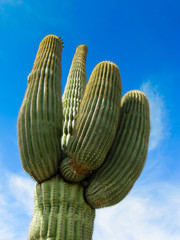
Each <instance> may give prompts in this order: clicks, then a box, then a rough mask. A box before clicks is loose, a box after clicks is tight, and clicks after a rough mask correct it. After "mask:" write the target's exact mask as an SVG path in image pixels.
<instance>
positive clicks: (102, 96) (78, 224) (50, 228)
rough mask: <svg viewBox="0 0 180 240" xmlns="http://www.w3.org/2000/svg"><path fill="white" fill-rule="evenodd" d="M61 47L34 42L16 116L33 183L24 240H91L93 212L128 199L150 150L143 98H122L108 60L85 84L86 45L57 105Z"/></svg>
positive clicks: (136, 94) (51, 41)
mask: <svg viewBox="0 0 180 240" xmlns="http://www.w3.org/2000/svg"><path fill="white" fill-rule="evenodd" d="M62 47H63V42H62V40H61V39H60V38H58V37H56V36H54V35H48V36H47V37H45V38H44V39H43V40H42V42H41V43H40V46H39V50H38V52H37V55H36V59H35V62H34V65H33V68H32V71H31V73H30V75H29V76H28V84H27V90H26V93H25V96H24V100H23V103H22V105H21V108H20V112H19V115H18V123H17V128H18V143H19V151H20V156H21V161H22V166H23V167H24V169H25V171H27V172H28V173H29V174H30V175H31V176H32V177H33V178H34V179H35V180H36V181H37V184H36V187H35V194H34V214H33V218H32V221H31V224H30V228H29V239H30V240H37V239H38V240H40V239H44V240H45V239H56V240H91V238H92V233H93V222H94V217H95V209H96V208H101V207H106V206H111V205H113V204H116V203H118V202H119V201H121V200H122V199H123V198H124V197H125V196H126V195H127V194H128V192H129V191H130V189H131V188H132V187H133V185H134V183H135V181H136V180H137V178H138V177H139V175H140V173H141V171H142V169H143V166H144V163H145V160H146V155H147V151H148V140H149V133H150V117H149V104H148V100H147V98H146V96H145V95H144V94H143V93H142V92H140V91H130V92H128V93H127V94H125V95H124V97H123V98H122V100H121V92H122V88H121V78H120V73H119V69H118V67H117V66H116V65H115V64H114V63H112V62H109V61H104V62H101V63H99V64H98V65H97V66H96V67H95V68H94V70H93V71H92V74H91V76H90V79H89V81H88V84H87V86H86V54H87V46H86V45H80V46H79V47H77V49H76V52H75V55H74V58H73V61H72V64H71V68H70V71H69V75H68V79H67V84H66V87H65V91H64V94H63V97H62V99H61V52H62ZM62 109H63V110H62Z"/></svg>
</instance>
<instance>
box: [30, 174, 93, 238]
mask: <svg viewBox="0 0 180 240" xmlns="http://www.w3.org/2000/svg"><path fill="white" fill-rule="evenodd" d="M94 218H95V210H94V209H93V208H91V207H90V206H89V205H88V204H87V203H86V202H85V200H84V196H83V187H82V186H81V185H80V184H70V183H67V182H65V181H64V180H63V179H62V178H61V177H60V176H59V175H56V176H55V177H53V178H51V179H50V180H48V181H45V182H43V183H39V184H36V187H35V205H34V214H33V218H32V221H31V224H30V230H29V240H34V239H36V240H40V239H54V240H55V239H56V240H60V239H64V240H65V239H68V240H91V239H92V232H93V223H94Z"/></svg>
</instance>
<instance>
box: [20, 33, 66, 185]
mask: <svg viewBox="0 0 180 240" xmlns="http://www.w3.org/2000/svg"><path fill="white" fill-rule="evenodd" d="M61 52H62V40H60V39H59V38H58V37H56V36H54V35H48V36H46V37H45V38H44V39H43V40H42V42H41V43H40V46H39V49H38V52H37V55H36V58H35V61H34V65H33V68H32V71H31V73H30V74H29V76H28V85H27V90H26V93H25V96H24V99H23V103H22V105H21V108H20V111H19V115H18V122H17V129H18V144H19V151H20V155H21V161H22V165H23V168H24V169H25V171H27V172H28V173H29V174H30V175H31V176H32V177H33V178H34V179H35V180H37V181H38V182H42V181H44V180H46V179H49V178H50V177H52V176H53V175H55V173H56V172H57V169H58V165H59V160H60V157H61V148H60V144H59V141H60V139H61V134H62V102H61Z"/></svg>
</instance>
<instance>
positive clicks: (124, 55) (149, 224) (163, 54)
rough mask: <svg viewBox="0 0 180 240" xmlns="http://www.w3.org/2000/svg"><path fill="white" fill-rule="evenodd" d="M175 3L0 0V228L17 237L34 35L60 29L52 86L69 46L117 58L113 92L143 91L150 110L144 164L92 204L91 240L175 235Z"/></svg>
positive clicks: (96, 57) (25, 214) (94, 57)
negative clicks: (112, 194)
mask: <svg viewBox="0 0 180 240" xmlns="http://www.w3.org/2000/svg"><path fill="white" fill-rule="evenodd" d="M179 12H180V2H179V1H178V0H175V1H170V0H166V1H163V0H156V1H154V0H152V1H148V2H147V1H140V0H137V1H132V0H127V1H121V0H118V1H116V0H114V1H101V0H96V1H95V0H91V1H80V0H76V1H73V0H61V1H57V0H52V1H47V0H43V1H42V0H39V1H35V0H31V1H30V0H26V1H25V0H0V36H1V37H0V81H1V88H0V102H1V104H0V216H1V218H0V236H1V239H2V240H5V239H6V240H15V239H19V240H23V239H27V232H28V227H29V223H30V220H31V217H32V211H33V188H34V184H35V183H34V181H32V180H31V178H30V177H29V176H28V175H27V174H26V173H25V172H24V171H23V169H22V167H21V162H20V157H19V152H18V146H17V130H16V122H17V115H18V111H19V108H20V105H21V103H22V100H23V97H24V92H25V89H26V83H27V76H28V74H29V73H30V71H31V68H32V65H33V62H34V58H35V55H36V52H37V49H38V46H39V43H40V41H41V40H42V39H43V38H44V37H45V36H46V35H47V34H55V35H57V36H61V37H62V38H63V40H64V46H65V47H64V49H63V53H62V90H63V89H64V86H65V82H66V78H67V75H68V71H69V67H70V64H71V61H72V57H73V55H74V52H75V49H76V47H77V46H78V45H79V44H82V43H85V44H87V45H88V55H87V78H89V76H90V73H91V71H92V70H93V68H94V67H95V65H96V64H97V63H98V62H100V61H103V60H110V61H113V62H114V63H116V64H117V65H118V66H119V69H120V72H121V79H122V87H123V94H124V93H126V92H127V91H129V90H132V89H140V90H142V91H144V92H145V93H146V95H147V97H148V99H149V102H150V108H151V137H150V144H149V153H148V158H147V162H146V165H145V168H144V170H143V173H142V174H141V176H140V178H139V180H138V181H137V182H136V184H135V186H134V188H133V190H132V191H131V193H130V194H129V195H128V196H127V197H126V198H125V199H124V200H123V201H122V202H120V203H119V204H117V205H116V206H113V207H110V208H106V209H102V210H98V211H97V213H96V220H95V225H94V235H93V240H101V239H104V240H109V239H111V240H119V239H123V240H144V239H146V240H152V239H153V240H161V239H163V240H169V239H171V240H179V239H180V207H179V206H180V174H179V171H180V154H179V146H180V122H179V120H180V117H179V116H180V108H179V87H180V83H179V79H180V44H179V43H180V31H179V25H180V15H179Z"/></svg>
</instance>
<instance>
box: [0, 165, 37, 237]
mask: <svg viewBox="0 0 180 240" xmlns="http://www.w3.org/2000/svg"><path fill="white" fill-rule="evenodd" d="M0 165H1V166H0V167H1V168H0V169H1V172H0V216H1V218H0V236H1V237H0V238H1V240H14V239H19V240H24V239H27V235H28V227H29V223H30V219H31V217H32V213H33V212H32V210H33V189H34V182H33V181H32V180H31V179H29V178H28V177H27V176H25V175H24V176H23V175H18V174H12V173H11V172H9V171H7V169H6V168H4V167H3V166H2V164H0Z"/></svg>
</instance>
